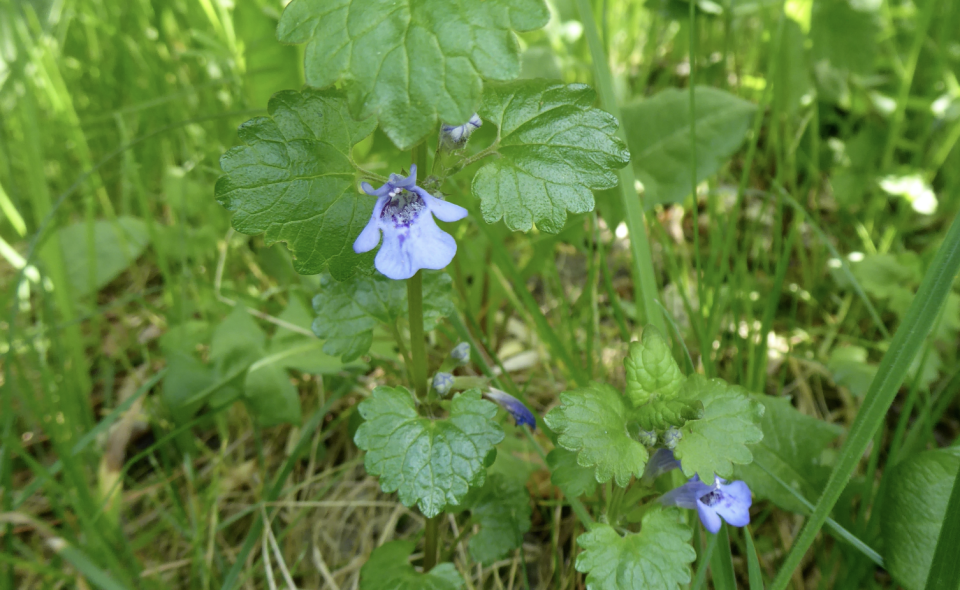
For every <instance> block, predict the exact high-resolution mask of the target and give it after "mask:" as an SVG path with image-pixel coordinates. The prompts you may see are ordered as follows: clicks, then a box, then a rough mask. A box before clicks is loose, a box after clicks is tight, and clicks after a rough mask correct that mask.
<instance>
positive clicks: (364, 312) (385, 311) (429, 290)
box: [313, 271, 453, 362]
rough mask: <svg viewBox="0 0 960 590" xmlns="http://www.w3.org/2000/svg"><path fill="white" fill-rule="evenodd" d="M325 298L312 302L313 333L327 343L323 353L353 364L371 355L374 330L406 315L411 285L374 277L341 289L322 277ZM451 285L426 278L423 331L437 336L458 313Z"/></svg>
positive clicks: (436, 276) (442, 278)
mask: <svg viewBox="0 0 960 590" xmlns="http://www.w3.org/2000/svg"><path fill="white" fill-rule="evenodd" d="M320 285H321V289H320V293H319V294H317V296H316V297H314V298H313V308H314V310H315V311H316V312H317V318H316V319H315V320H314V321H313V332H314V333H315V334H316V335H317V336H318V337H320V338H322V339H324V340H325V341H326V342H325V343H324V345H323V351H324V352H325V353H327V354H330V355H334V356H340V357H341V358H342V359H343V361H344V362H349V361H351V360H353V359H355V358H357V357H358V356H360V355H361V354H364V353H365V352H367V350H369V349H370V345H371V344H372V343H373V329H374V328H376V327H377V325H379V324H387V325H391V324H393V323H394V322H396V321H397V319H399V318H401V317H403V316H406V314H407V285H406V282H405V281H394V280H393V279H388V278H387V277H385V276H383V275H381V274H380V273H374V274H372V275H369V276H356V277H353V278H352V279H350V280H347V281H343V282H341V283H338V282H336V281H334V280H331V278H330V277H329V276H327V275H324V276H322V277H320ZM451 285H452V281H451V280H450V276H449V275H447V274H446V273H442V272H428V271H425V272H424V273H423V329H424V330H427V331H429V330H432V329H433V328H434V327H435V326H436V324H437V322H438V321H440V319H441V318H444V317H447V316H449V315H450V314H451V313H453V300H452V298H451V295H452V287H451Z"/></svg>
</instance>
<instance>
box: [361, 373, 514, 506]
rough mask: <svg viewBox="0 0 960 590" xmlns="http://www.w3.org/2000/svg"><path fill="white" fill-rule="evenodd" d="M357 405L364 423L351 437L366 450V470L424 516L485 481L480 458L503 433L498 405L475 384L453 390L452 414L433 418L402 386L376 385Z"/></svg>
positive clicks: (483, 457)
mask: <svg viewBox="0 0 960 590" xmlns="http://www.w3.org/2000/svg"><path fill="white" fill-rule="evenodd" d="M359 410H360V415H361V416H363V419H364V423H363V424H361V425H360V428H358V429H357V433H356V435H355V436H354V442H356V444H357V446H358V447H360V448H361V449H363V450H364V451H367V455H366V457H365V458H364V466H365V467H366V469H367V473H369V474H371V475H378V476H380V487H381V489H383V491H384V492H398V494H399V496H400V501H401V502H402V503H403V505H404V506H413V505H414V504H416V505H418V506H419V508H420V511H421V512H423V514H424V515H425V516H427V517H428V518H432V517H434V516H436V515H438V514H440V513H441V512H443V510H444V507H445V506H446V505H448V504H451V505H457V504H460V503H461V501H462V500H463V498H464V496H466V494H467V492H468V491H469V490H470V487H478V486H482V485H483V482H484V481H485V479H486V468H485V465H484V460H485V459H486V457H487V455H489V454H490V452H491V451H492V450H493V448H494V445H496V444H497V443H498V442H500V441H502V440H503V436H504V434H503V430H502V429H501V428H500V425H499V424H498V423H497V422H496V421H495V420H494V418H495V417H496V415H497V406H495V405H494V404H492V403H491V402H488V401H486V400H484V399H481V397H480V390H478V389H471V390H469V391H466V392H464V393H461V394H457V395H455V396H454V397H453V400H452V401H451V404H450V416H449V417H447V418H441V419H436V420H431V419H429V418H423V417H421V416H420V415H419V414H418V413H417V407H416V403H415V402H414V398H413V395H412V394H411V393H410V392H409V391H407V390H406V389H405V388H402V387H401V388H392V387H378V388H376V389H374V390H373V395H372V396H371V397H370V398H369V399H367V400H364V401H363V402H362V403H361V404H360V406H359Z"/></svg>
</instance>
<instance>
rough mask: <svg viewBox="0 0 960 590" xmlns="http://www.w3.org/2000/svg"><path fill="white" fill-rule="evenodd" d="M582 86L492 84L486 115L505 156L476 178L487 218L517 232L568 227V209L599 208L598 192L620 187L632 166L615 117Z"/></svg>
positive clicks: (544, 82)
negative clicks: (596, 105) (623, 173)
mask: <svg viewBox="0 0 960 590" xmlns="http://www.w3.org/2000/svg"><path fill="white" fill-rule="evenodd" d="M595 101H596V93H595V92H594V91H593V89H592V88H590V87H589V86H585V85H583V84H559V83H556V82H551V81H548V80H521V81H517V82H510V83H507V84H496V85H493V84H491V85H488V86H487V88H486V89H485V91H484V95H483V107H482V108H481V109H480V116H481V117H482V118H483V120H484V122H491V123H493V124H494V125H496V126H497V129H498V139H499V144H497V147H496V150H497V152H498V153H499V155H500V157H499V158H497V159H496V160H494V161H493V162H490V163H489V164H487V165H486V166H484V167H483V168H481V169H480V170H479V171H478V172H477V174H476V176H474V178H473V193H474V194H475V195H476V196H477V197H479V198H480V201H481V210H482V212H483V219H484V220H485V221H486V222H487V223H496V222H497V221H499V220H500V219H501V218H503V220H504V222H505V223H506V224H507V227H509V228H510V229H512V230H515V231H517V230H519V231H528V230H530V228H532V227H533V224H536V225H537V227H538V228H539V229H540V230H542V231H545V232H548V233H558V232H559V231H560V230H562V229H563V225H564V223H565V222H566V219H567V212H568V211H569V212H571V213H586V212H588V211H593V207H594V200H593V190H599V189H606V188H612V187H615V186H617V173H616V171H617V170H618V169H619V168H623V167H624V166H626V165H627V164H628V163H629V162H630V152H629V151H628V150H627V146H626V144H625V143H624V142H623V141H621V140H620V138H618V137H617V136H616V135H615V133H616V131H617V125H618V123H617V120H616V118H614V116H613V115H611V114H609V113H606V112H604V111H601V110H600V109H597V108H594V107H593V106H592V105H593V103H594V102H595Z"/></svg>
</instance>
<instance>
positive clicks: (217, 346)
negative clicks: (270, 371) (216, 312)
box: [210, 305, 267, 375]
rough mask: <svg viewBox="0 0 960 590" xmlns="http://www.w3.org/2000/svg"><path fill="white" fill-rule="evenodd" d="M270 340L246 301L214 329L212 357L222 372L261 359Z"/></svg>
mask: <svg viewBox="0 0 960 590" xmlns="http://www.w3.org/2000/svg"><path fill="white" fill-rule="evenodd" d="M266 344H267V335H266V334H264V333H263V330H261V329H260V326H259V325H258V324H257V322H256V320H254V319H253V317H252V316H251V315H250V313H249V312H248V311H247V308H246V307H244V306H243V305H237V306H236V307H234V308H233V310H231V311H230V313H229V314H228V315H227V317H225V318H223V321H222V322H220V324H219V325H218V326H217V328H216V330H214V331H213V339H212V341H211V342H210V360H212V361H214V364H215V365H216V367H217V369H218V370H219V371H220V373H221V374H222V375H226V374H228V373H230V372H232V371H233V370H235V369H237V368H239V367H242V366H248V365H251V364H253V363H254V362H256V361H257V360H258V359H260V358H261V357H262V356H263V354H264V347H265V346H266Z"/></svg>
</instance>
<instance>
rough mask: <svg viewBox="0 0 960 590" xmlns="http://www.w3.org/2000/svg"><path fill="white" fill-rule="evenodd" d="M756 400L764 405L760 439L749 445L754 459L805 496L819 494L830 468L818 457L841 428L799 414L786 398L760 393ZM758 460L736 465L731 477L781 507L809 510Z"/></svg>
mask: <svg viewBox="0 0 960 590" xmlns="http://www.w3.org/2000/svg"><path fill="white" fill-rule="evenodd" d="M756 399H757V400H758V401H759V402H760V403H762V404H763V407H764V412H763V419H762V420H761V423H760V424H761V427H762V429H763V440H761V441H760V442H759V443H757V444H755V445H753V446H752V447H750V450H751V451H752V452H753V456H754V460H755V461H756V462H757V463H760V464H762V465H763V466H764V467H765V468H767V469H769V470H770V471H772V472H773V473H774V474H775V475H776V476H777V477H779V478H780V479H781V480H783V481H784V482H786V483H787V484H788V485H790V486H792V487H793V488H794V489H795V490H797V491H798V492H799V493H800V494H801V495H802V496H804V497H805V498H808V499H812V498H816V497H818V496H819V495H820V491H821V490H822V489H823V484H824V483H826V481H827V477H828V476H829V475H830V468H829V467H828V466H826V465H824V464H823V462H822V460H821V459H822V456H823V452H824V450H825V449H826V448H827V447H828V446H829V445H830V443H832V442H833V441H834V439H836V438H837V437H838V436H840V434H841V433H843V429H842V428H840V427H839V426H836V425H834V424H829V423H827V422H824V421H823V420H817V419H816V418H813V417H811V416H807V415H805V414H801V413H800V412H798V411H797V410H796V409H794V407H793V406H792V405H791V404H790V400H789V399H788V398H782V397H772V396H767V395H762V396H756ZM757 463H750V464H748V465H737V466H735V467H734V471H733V473H734V478H736V479H742V480H743V481H745V482H747V484H749V486H750V490H751V491H752V492H753V493H754V495H756V496H757V497H758V498H765V499H768V500H771V501H773V503H774V504H776V505H777V506H779V507H781V508H783V509H784V510H789V511H791V512H796V513H799V514H807V513H808V512H809V511H808V510H807V509H806V507H805V506H804V505H803V504H802V503H801V502H800V501H799V500H797V499H796V498H795V497H794V496H793V494H791V493H790V492H788V491H787V490H784V489H783V487H782V486H781V485H780V484H779V483H777V482H776V481H775V480H774V479H773V478H772V477H770V476H769V475H768V474H767V472H766V471H764V470H763V469H762V468H761V467H760V466H759V465H757Z"/></svg>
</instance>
